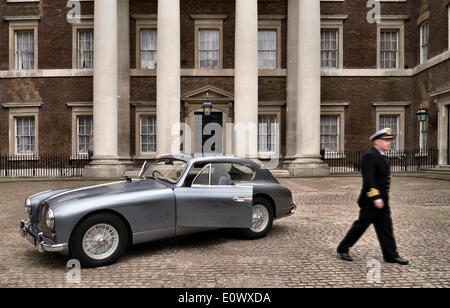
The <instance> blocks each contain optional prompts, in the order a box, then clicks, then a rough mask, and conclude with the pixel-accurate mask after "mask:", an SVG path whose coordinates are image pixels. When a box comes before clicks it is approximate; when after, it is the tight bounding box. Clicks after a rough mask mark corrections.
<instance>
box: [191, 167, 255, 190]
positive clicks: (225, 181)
mask: <svg viewBox="0 0 450 308" xmlns="http://www.w3.org/2000/svg"><path fill="white" fill-rule="evenodd" d="M254 177H255V170H253V169H252V168H251V167H249V166H246V165H242V164H236V163H212V164H208V165H206V166H204V167H203V169H201V171H200V172H199V173H198V174H197V175H196V177H195V179H194V180H193V182H192V185H210V186H217V185H220V186H224V185H234V184H235V183H237V182H243V181H251V180H253V179H254Z"/></svg>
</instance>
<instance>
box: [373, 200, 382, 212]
mask: <svg viewBox="0 0 450 308" xmlns="http://www.w3.org/2000/svg"><path fill="white" fill-rule="evenodd" d="M373 203H374V204H375V207H376V208H377V209H379V210H381V209H382V208H383V207H384V202H383V199H377V200H375V201H374V202H373Z"/></svg>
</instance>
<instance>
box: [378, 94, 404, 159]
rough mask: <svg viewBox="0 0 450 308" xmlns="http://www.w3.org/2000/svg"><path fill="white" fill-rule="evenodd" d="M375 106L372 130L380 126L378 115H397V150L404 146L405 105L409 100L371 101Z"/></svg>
mask: <svg viewBox="0 0 450 308" xmlns="http://www.w3.org/2000/svg"><path fill="white" fill-rule="evenodd" d="M373 105H374V106H375V108H376V126H375V129H374V131H378V130H379V129H378V128H379V127H380V124H379V122H380V116H382V115H386V116H398V121H399V122H398V131H397V134H398V142H397V149H396V150H397V151H401V150H403V149H404V148H405V134H404V132H405V115H406V107H408V106H409V105H410V103H409V102H379V103H373Z"/></svg>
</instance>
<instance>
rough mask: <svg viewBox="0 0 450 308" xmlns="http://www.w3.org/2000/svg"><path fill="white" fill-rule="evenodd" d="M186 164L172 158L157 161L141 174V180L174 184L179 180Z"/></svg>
mask: <svg viewBox="0 0 450 308" xmlns="http://www.w3.org/2000/svg"><path fill="white" fill-rule="evenodd" d="M186 166H187V162H185V161H183V160H179V159H174V158H164V159H157V160H155V161H154V162H153V163H151V164H150V165H149V166H148V167H147V168H146V169H145V171H144V172H143V173H142V175H141V178H144V179H147V178H154V179H156V180H163V181H167V182H170V183H172V184H175V183H176V182H178V180H179V179H180V177H181V175H182V174H183V172H184V170H185V169H186Z"/></svg>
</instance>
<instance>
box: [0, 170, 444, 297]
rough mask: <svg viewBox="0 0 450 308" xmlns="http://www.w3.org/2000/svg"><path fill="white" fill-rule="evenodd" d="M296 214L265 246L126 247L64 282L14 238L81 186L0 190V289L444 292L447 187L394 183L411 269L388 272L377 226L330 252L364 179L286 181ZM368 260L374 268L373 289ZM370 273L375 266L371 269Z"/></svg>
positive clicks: (57, 258)
mask: <svg viewBox="0 0 450 308" xmlns="http://www.w3.org/2000/svg"><path fill="white" fill-rule="evenodd" d="M280 181H281V182H282V183H283V184H285V185H287V186H288V187H289V188H290V189H291V190H292V191H293V194H294V199H295V203H296V204H297V205H298V211H297V213H296V214H295V215H294V216H291V217H289V218H285V219H282V220H278V221H275V223H274V226H273V229H272V231H271V232H270V233H269V235H268V236H267V237H266V238H264V239H261V240H256V241H246V240H241V239H237V238H235V237H233V236H231V235H230V234H229V232H227V231H213V232H208V233H203V234H197V235H192V236H187V237H183V238H179V239H172V240H164V241H158V242H155V243H148V244H143V245H139V246H135V247H133V248H131V249H130V250H129V251H128V252H127V253H126V255H125V256H124V257H123V258H122V259H121V260H120V261H119V262H118V263H116V264H114V265H111V266H108V267H103V268H96V269H83V270H82V271H81V283H79V284H71V283H68V281H67V279H66V277H67V274H68V273H69V269H68V268H66V263H67V261H68V259H67V258H66V257H64V256H61V255H59V254H52V253H44V254H40V253H38V252H37V251H36V249H34V248H33V247H32V246H31V245H30V244H29V243H28V242H27V241H26V240H25V239H23V238H21V237H20V235H19V232H18V221H19V219H21V218H23V217H24V216H25V213H24V206H23V202H24V199H25V198H26V197H27V196H28V195H30V194H33V193H36V192H39V191H42V190H47V189H54V188H60V187H68V186H79V185H86V184H88V183H86V182H64V181H53V182H17V183H9V182H6V183H0V287H22V286H25V287H91V286H95V287H118V286H123V287H447V288H448V287H450V274H449V269H450V268H449V264H450V263H449V262H450V256H449V251H450V245H449V234H450V232H449V231H450V182H447V181H439V180H431V179H419V178H409V177H394V178H393V185H392V186H393V191H392V193H391V198H392V201H391V203H392V204H391V207H392V217H393V221H394V230H395V234H396V238H397V244H398V247H399V252H400V254H401V255H402V256H403V257H405V258H408V259H409V260H410V262H411V264H410V265H409V266H400V265H396V264H388V263H384V262H383V259H382V255H381V251H380V248H379V245H378V242H377V239H376V235H375V231H374V229H373V227H371V228H370V229H368V230H367V232H366V233H365V235H364V236H363V237H362V238H361V240H360V241H359V242H358V243H357V245H356V246H355V247H354V248H353V249H352V250H351V254H352V256H353V257H354V258H355V262H352V263H349V262H345V261H341V260H340V259H339V258H338V256H337V254H336V252H335V250H336V246H337V245H338V243H339V242H340V240H341V239H342V238H343V236H344V234H345V232H346V231H347V230H348V228H349V227H350V225H351V224H352V222H353V221H354V220H355V219H356V218H357V214H358V207H357V205H356V203H355V200H356V198H357V195H358V192H359V189H360V184H361V178H358V177H331V178H320V179H282V180H280ZM371 259H375V260H378V261H379V262H380V263H379V265H380V269H381V272H380V280H379V283H369V282H368V279H367V277H368V273H369V277H371V278H376V276H375V275H372V274H373V273H374V270H375V267H372V266H371V265H370V266H369V267H368V262H369V261H370V260H371ZM370 264H372V263H370Z"/></svg>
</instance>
